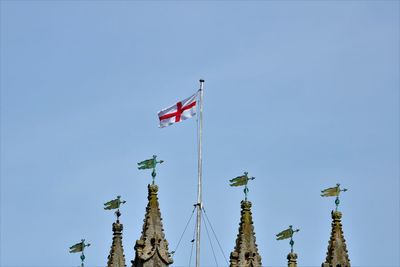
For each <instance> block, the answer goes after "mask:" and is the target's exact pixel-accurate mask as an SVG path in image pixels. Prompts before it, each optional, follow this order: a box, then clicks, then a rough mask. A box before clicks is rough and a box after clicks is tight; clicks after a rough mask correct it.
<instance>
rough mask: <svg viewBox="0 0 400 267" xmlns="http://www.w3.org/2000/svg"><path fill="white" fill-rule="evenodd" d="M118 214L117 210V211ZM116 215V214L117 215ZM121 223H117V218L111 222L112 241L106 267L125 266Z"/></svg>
mask: <svg viewBox="0 0 400 267" xmlns="http://www.w3.org/2000/svg"><path fill="white" fill-rule="evenodd" d="M117 213H118V214H120V213H119V211H117ZM117 216H118V215H117ZM118 217H119V216H118ZM123 228H124V227H123V225H122V224H121V223H119V219H117V221H116V222H114V223H113V224H112V230H113V235H114V236H113V242H112V245H111V250H110V255H108V262H107V267H125V266H126V265H125V256H124V248H123V247H122V230H123Z"/></svg>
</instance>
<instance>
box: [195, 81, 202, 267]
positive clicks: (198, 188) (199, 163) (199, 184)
mask: <svg viewBox="0 0 400 267" xmlns="http://www.w3.org/2000/svg"><path fill="white" fill-rule="evenodd" d="M203 85H204V80H203V79H201V80H200V90H199V91H200V105H199V106H200V114H199V116H200V118H199V127H198V136H199V140H198V153H199V154H198V170H197V171H198V182H197V205H196V206H197V223H196V267H200V223H201V209H202V208H203V207H202V205H203V204H202V198H201V197H202V190H201V189H202V184H201V181H202V153H201V152H202V149H201V148H202V142H201V141H202V134H203Z"/></svg>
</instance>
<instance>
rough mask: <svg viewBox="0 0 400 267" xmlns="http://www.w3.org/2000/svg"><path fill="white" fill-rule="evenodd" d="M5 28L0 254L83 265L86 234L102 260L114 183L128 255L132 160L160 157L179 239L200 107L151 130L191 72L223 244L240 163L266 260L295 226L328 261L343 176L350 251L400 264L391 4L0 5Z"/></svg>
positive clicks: (318, 258) (209, 195) (8, 260)
mask: <svg viewBox="0 0 400 267" xmlns="http://www.w3.org/2000/svg"><path fill="white" fill-rule="evenodd" d="M0 29H1V42H0V44H1V237H0V238H1V239H0V240H1V243H0V245H1V248H0V252H1V255H0V259H1V260H0V265H1V266H26V267H28V266H77V265H78V264H79V257H78V256H79V255H71V254H69V253H68V247H69V246H70V245H72V244H74V243H75V242H77V241H79V240H80V239H81V238H82V237H84V238H86V239H87V240H88V241H89V242H91V243H92V246H91V247H90V248H89V249H88V250H87V266H105V265H106V263H107V254H108V252H109V249H110V245H111V238H112V235H111V234H112V233H111V224H112V222H113V220H114V216H113V215H112V213H111V212H107V211H104V210H103V208H102V205H103V203H104V202H105V201H107V200H109V199H112V198H113V197H115V196H116V195H117V194H120V195H122V197H123V198H124V199H126V200H127V204H126V205H125V206H124V208H123V210H122V212H123V216H122V218H121V220H122V222H123V223H124V227H125V230H124V239H123V242H124V248H125V256H126V259H127V265H128V266H130V260H132V259H133V257H134V250H133V247H134V243H135V240H136V239H138V238H139V236H140V232H141V227H142V222H143V218H144V211H145V205H146V203H147V199H146V197H147V189H146V186H147V183H149V182H150V173H147V172H140V171H138V170H137V169H136V162H138V161H140V160H143V159H146V158H148V157H151V155H153V154H157V155H159V158H160V159H163V160H165V164H163V165H162V166H160V168H159V171H158V173H159V176H158V179H157V182H158V184H159V186H160V192H159V200H160V206H161V212H162V216H163V219H164V228H165V233H166V237H167V239H168V240H169V242H170V249H171V250H173V249H174V248H175V246H176V244H177V242H178V240H179V237H180V235H181V233H182V231H183V228H184V227H185V224H186V222H187V219H188V218H189V216H190V213H191V211H192V204H194V203H195V201H196V170H197V169H196V164H197V162H196V135H195V132H196V127H195V126H196V121H195V120H194V119H193V120H189V121H185V122H184V123H181V124H178V125H174V126H171V127H169V128H166V129H159V128H157V123H158V121H157V116H156V113H157V111H158V110H160V109H161V108H164V107H166V106H168V105H170V104H173V103H174V102H175V101H177V100H179V99H183V98H185V97H188V96H189V95H191V94H192V93H194V92H195V90H197V89H198V87H199V84H198V80H199V79H200V78H204V79H205V81H206V82H205V104H204V204H205V208H206V211H207V213H208V216H209V218H210V219H211V221H212V223H213V226H214V230H215V231H216V232H217V235H218V237H219V241H220V242H221V246H222V247H223V250H224V253H225V254H226V255H227V256H229V253H230V252H231V251H232V249H233V247H234V242H235V239H236V235H237V231H238V223H239V215H240V200H241V199H242V197H243V194H242V191H241V190H240V189H237V188H230V187H229V186H228V180H229V179H231V178H233V177H235V176H237V175H240V174H241V173H242V172H243V171H245V170H246V171H249V174H250V175H252V176H255V177H256V180H254V181H253V182H252V184H251V185H250V196H249V199H250V200H251V201H252V202H253V215H254V217H253V219H254V225H255V231H256V235H257V243H258V246H259V251H260V253H261V255H262V257H263V263H264V265H265V266H285V265H286V255H287V253H288V250H289V246H288V244H287V242H286V241H283V242H278V241H276V240H275V234H276V233H277V232H279V231H280V230H282V229H284V228H285V227H287V226H288V225H289V224H293V225H294V226H295V227H299V228H301V232H300V233H299V234H298V235H297V236H296V247H295V250H296V252H297V253H298V254H299V259H298V263H299V265H300V266H320V265H321V263H322V262H323V261H324V258H325V254H326V250H327V244H328V240H329V235H330V230H331V226H330V224H331V218H330V211H331V209H333V208H334V203H333V201H334V199H323V198H321V197H320V196H319V191H320V190H321V189H323V188H326V187H329V186H333V185H334V184H336V183H337V182H340V183H342V185H343V186H344V187H346V188H348V189H349V191H348V192H347V193H345V194H343V198H342V204H343V205H342V206H341V210H342V211H343V229H344V233H345V238H346V240H347V245H348V250H349V255H350V259H351V262H352V265H353V266H399V265H400V260H399V250H400V248H399V86H400V84H399V2H398V1H188V2H184V1H149V2H147V1H82V2H80V1H1V28H0ZM192 229H193V226H191V227H190V230H188V233H187V234H186V235H185V237H184V238H183V241H182V244H181V247H180V248H179V249H178V251H177V253H176V256H175V264H174V266H188V261H189V254H190V242H189V241H190V239H191V231H192ZM203 233H204V235H203V241H204V242H203V248H202V250H203V255H202V266H215V263H214V260H213V257H212V253H211V251H210V249H209V246H208V241H207V237H206V235H205V231H204V232H203ZM214 247H216V248H217V245H216V244H215V243H214ZM217 256H218V263H219V265H220V266H223V265H224V260H223V257H222V255H221V254H220V253H219V252H218V248H217Z"/></svg>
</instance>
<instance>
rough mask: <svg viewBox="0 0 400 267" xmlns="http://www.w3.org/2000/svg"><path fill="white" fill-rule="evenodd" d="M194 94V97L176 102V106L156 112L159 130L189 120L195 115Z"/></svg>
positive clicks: (195, 96) (195, 97)
mask: <svg viewBox="0 0 400 267" xmlns="http://www.w3.org/2000/svg"><path fill="white" fill-rule="evenodd" d="M197 94H198V92H196V93H195V94H194V95H192V96H190V97H188V98H186V99H184V100H182V101H179V102H177V103H176V104H174V105H172V106H170V107H167V108H165V109H163V110H161V111H159V112H158V118H159V119H160V128H163V127H166V126H169V125H171V124H174V123H175V122H180V121H183V120H186V119H189V118H191V117H193V116H194V115H196V103H197V101H196V99H197Z"/></svg>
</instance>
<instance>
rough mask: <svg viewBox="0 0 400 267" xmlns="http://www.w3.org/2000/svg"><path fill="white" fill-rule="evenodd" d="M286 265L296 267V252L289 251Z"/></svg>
mask: <svg viewBox="0 0 400 267" xmlns="http://www.w3.org/2000/svg"><path fill="white" fill-rule="evenodd" d="M287 260H288V263H287V266H288V267H297V254H296V253H294V252H291V253H289V254H288V255H287Z"/></svg>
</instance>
